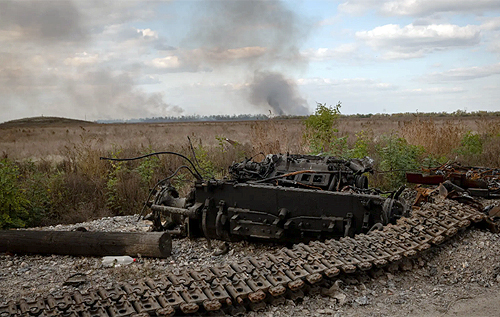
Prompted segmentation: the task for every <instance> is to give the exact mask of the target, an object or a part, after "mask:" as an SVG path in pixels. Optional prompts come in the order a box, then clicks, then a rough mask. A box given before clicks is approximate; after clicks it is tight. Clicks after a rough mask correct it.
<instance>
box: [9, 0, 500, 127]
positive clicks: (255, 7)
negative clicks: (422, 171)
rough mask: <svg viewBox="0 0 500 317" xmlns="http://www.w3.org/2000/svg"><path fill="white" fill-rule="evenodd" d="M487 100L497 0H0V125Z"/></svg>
mask: <svg viewBox="0 0 500 317" xmlns="http://www.w3.org/2000/svg"><path fill="white" fill-rule="evenodd" d="M499 100H500V1H499V0H352V1H271V0H270V1H242V0H233V1H229V0H228V1H174V0H171V1H132V0H122V1H110V0H80V1H79V0H74V1H69V0H68V1H66V0H65V1H63V0H54V1H50V0H37V1H29V0H16V1H9V0H0V122H4V121H8V120H13V119H18V118H24V117H33V116H41V115H43V116H59V117H69V118H74V119H86V120H103V119H130V118H145V117H163V116H182V115H201V116H203V115H219V114H222V115H233V114H270V113H271V114H273V115H307V114H310V113H313V112H314V109H315V108H316V105H317V103H322V104H327V105H335V104H337V103H338V102H339V101H340V102H341V103H342V107H341V112H342V113H343V114H356V113H400V112H443V111H445V112H453V111H456V110H461V111H469V112H470V111H479V110H483V111H500V106H499Z"/></svg>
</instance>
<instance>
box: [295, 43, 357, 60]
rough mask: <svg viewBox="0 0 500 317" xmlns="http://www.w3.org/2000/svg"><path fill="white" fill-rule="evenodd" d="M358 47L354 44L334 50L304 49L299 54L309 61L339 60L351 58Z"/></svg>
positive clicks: (340, 46)
mask: <svg viewBox="0 0 500 317" xmlns="http://www.w3.org/2000/svg"><path fill="white" fill-rule="evenodd" d="M357 49H358V47H357V45H356V44H354V43H346V44H341V45H339V46H337V47H335V48H318V49H312V48H311V49H306V50H304V51H302V52H301V54H302V56H304V57H305V58H307V59H308V60H311V61H316V62H318V61H326V60H332V59H340V58H345V57H352V54H353V53H355V52H356V51H357Z"/></svg>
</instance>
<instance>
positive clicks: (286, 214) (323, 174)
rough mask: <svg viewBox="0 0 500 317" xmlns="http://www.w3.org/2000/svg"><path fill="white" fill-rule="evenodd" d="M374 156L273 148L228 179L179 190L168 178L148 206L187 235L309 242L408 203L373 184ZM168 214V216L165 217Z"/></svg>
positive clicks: (350, 232) (387, 219) (395, 214)
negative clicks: (276, 151)
mask: <svg viewBox="0 0 500 317" xmlns="http://www.w3.org/2000/svg"><path fill="white" fill-rule="evenodd" d="M371 171H372V162H371V160H370V159H369V158H365V159H364V160H358V159H351V160H344V159H339V158H336V157H332V156H327V157H322V156H314V155H296V154H292V155H290V154H285V155H282V154H279V155H277V154H269V155H267V156H266V157H265V159H264V160H263V161H261V162H257V161H254V160H252V159H246V160H244V161H243V162H238V163H233V164H232V165H231V166H230V167H229V174H230V177H229V178H225V179H220V180H216V179H209V180H205V179H201V178H199V179H197V180H196V181H195V183H194V186H193V189H192V191H191V192H190V194H189V195H188V196H187V197H185V198H181V197H179V193H178V191H177V190H176V189H175V188H174V187H172V186H171V185H170V184H168V183H167V184H163V185H162V186H161V187H160V189H159V190H158V191H157V193H156V195H155V196H154V198H153V199H152V200H151V201H149V203H148V205H149V207H150V208H151V210H152V214H150V215H149V217H150V219H151V220H153V223H154V229H155V230H165V229H170V228H172V227H174V226H176V225H177V226H180V228H181V232H183V233H185V234H187V235H188V236H189V237H201V236H203V237H206V238H208V239H220V240H226V241H237V240H242V239H248V240H263V241H272V242H291V243H295V242H307V241H310V240H317V239H319V240H324V239H327V238H340V237H345V236H351V237H352V236H354V235H355V234H357V233H366V232H368V231H370V229H372V228H374V227H378V228H380V227H381V226H383V225H386V224H388V223H394V222H395V221H396V220H397V219H398V218H400V217H401V216H403V215H405V213H406V211H407V208H406V207H405V205H404V204H403V203H402V202H400V201H399V200H398V196H399V194H400V193H401V191H398V192H393V193H390V195H388V196H387V197H384V196H382V195H380V191H377V190H374V189H368V178H367V176H366V174H367V173H369V172H371ZM165 219H166V220H167V221H165Z"/></svg>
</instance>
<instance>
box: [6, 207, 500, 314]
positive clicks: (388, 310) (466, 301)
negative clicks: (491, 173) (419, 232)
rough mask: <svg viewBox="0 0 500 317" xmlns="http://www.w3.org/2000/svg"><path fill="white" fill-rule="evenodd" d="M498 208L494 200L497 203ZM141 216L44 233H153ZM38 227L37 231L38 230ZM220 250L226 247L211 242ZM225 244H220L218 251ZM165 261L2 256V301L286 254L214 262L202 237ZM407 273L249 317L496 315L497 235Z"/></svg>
mask: <svg viewBox="0 0 500 317" xmlns="http://www.w3.org/2000/svg"><path fill="white" fill-rule="evenodd" d="M497 203H498V202H495V204H497ZM136 220H137V216H126V217H112V218H103V219H99V220H95V221H92V222H88V223H82V224H76V225H65V226H63V225H58V226H55V227H47V228H43V229H44V230H73V229H74V228H76V227H85V228H86V229H87V230H90V231H92V230H102V231H121V232H127V231H137V230H144V229H142V228H148V227H149V226H150V224H149V223H148V222H146V221H140V222H136ZM38 229H40V228H38ZM212 243H213V244H214V246H216V247H221V246H222V242H218V241H212ZM219 243H220V245H218V244H219ZM173 244H174V245H173V254H172V257H171V258H168V259H161V260H160V259H146V258H144V259H137V262H135V263H132V264H130V265H128V266H126V267H115V268H104V267H103V266H102V264H101V258H100V257H95V258H93V257H88V258H87V257H71V256H40V255H32V256H29V255H24V256H13V255H0V263H2V264H3V265H1V266H0V298H1V299H4V298H8V299H13V300H19V299H21V298H26V299H34V298H35V297H36V296H37V295H41V294H47V293H49V292H50V293H54V292H61V293H62V292H65V291H73V290H75V289H78V290H80V291H85V290H86V289H88V288H90V287H97V286H104V287H109V286H111V285H112V284H113V283H117V282H123V281H130V280H132V281H133V280H134V279H139V278H143V277H147V276H149V277H153V278H154V277H157V276H161V275H162V274H163V273H164V272H165V270H166V269H167V268H172V267H179V268H183V267H190V266H193V265H200V266H208V265H216V264H221V263H224V262H226V261H228V260H235V259H238V258H243V257H245V256H247V255H249V254H253V255H258V254H261V253H263V252H268V251H270V250H275V249H278V248H281V246H279V245H264V244H249V243H246V242H238V243H230V250H231V251H229V252H228V254H224V255H219V256H215V255H214V254H213V250H209V249H208V248H207V243H206V241H205V240H204V239H197V240H189V239H179V240H174V241H173ZM406 265H407V268H406V269H407V271H395V272H389V271H387V270H382V269H381V270H378V271H370V275H368V274H356V275H355V276H352V277H348V278H346V277H343V278H342V279H338V280H336V281H335V282H334V283H333V284H332V286H331V287H330V288H327V289H325V290H323V291H322V292H321V294H317V295H307V296H306V297H305V298H304V299H303V301H301V302H293V301H291V300H286V301H285V303H284V305H279V306H268V307H266V308H265V309H264V311H263V312H248V313H246V315H247V316H314V315H321V316H323V315H324V316H359V315H371V316H401V315H422V316H423V315H439V314H447V313H448V314H452V313H454V314H459V315H460V313H462V315H464V316H465V313H467V312H469V311H470V310H471V309H472V308H474V309H475V315H485V316H486V315H494V314H495V311H496V307H497V306H496V299H497V297H498V294H499V293H500V234H498V233H491V232H489V231H484V230H481V229H478V228H472V229H469V230H466V231H464V232H462V233H459V234H458V235H457V236H456V237H454V238H453V239H451V240H449V241H447V242H445V243H443V244H442V245H440V246H437V247H433V248H431V249H430V250H429V251H427V252H425V253H423V254H422V255H420V256H419V257H417V258H415V259H412V260H411V261H409V263H406ZM78 273H80V274H84V275H85V276H86V277H87V282H85V283H81V284H79V285H78V286H71V285H64V283H65V281H66V280H68V278H70V277H71V276H72V275H74V274H78Z"/></svg>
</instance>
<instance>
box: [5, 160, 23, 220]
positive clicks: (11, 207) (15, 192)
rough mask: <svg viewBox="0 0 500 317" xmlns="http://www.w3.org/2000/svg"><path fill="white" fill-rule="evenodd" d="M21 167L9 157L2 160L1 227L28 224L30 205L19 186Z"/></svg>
mask: <svg viewBox="0 0 500 317" xmlns="http://www.w3.org/2000/svg"><path fill="white" fill-rule="evenodd" d="M20 176H21V174H20V172H19V168H18V167H17V166H16V165H15V164H14V163H13V162H11V161H9V160H8V159H2V160H1V161H0V228H2V229H5V228H16V227H17V228H19V227H24V226H26V221H27V220H28V218H29V213H28V209H27V207H28V205H29V204H30V202H29V201H28V200H27V199H26V198H25V196H24V194H23V192H22V190H21V188H20V187H19V178H20Z"/></svg>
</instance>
